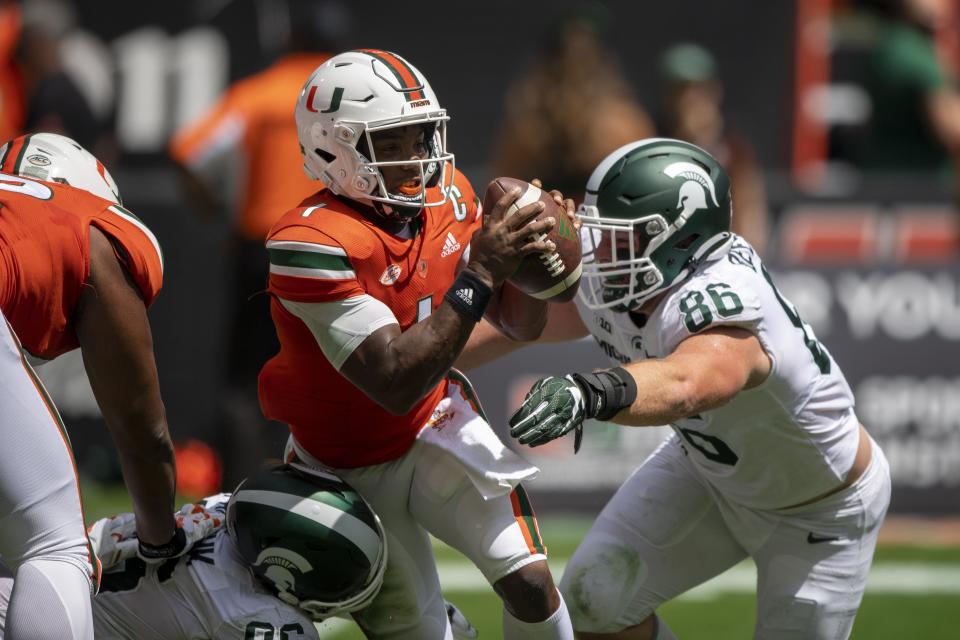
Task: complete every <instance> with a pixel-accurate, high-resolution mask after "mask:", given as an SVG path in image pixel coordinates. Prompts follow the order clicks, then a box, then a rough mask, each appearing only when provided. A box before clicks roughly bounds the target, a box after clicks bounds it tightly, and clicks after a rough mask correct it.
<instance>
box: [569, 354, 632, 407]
mask: <svg viewBox="0 0 960 640" xmlns="http://www.w3.org/2000/svg"><path fill="white" fill-rule="evenodd" d="M573 379H574V381H576V383H577V385H579V386H580V389H581V390H582V391H583V395H584V405H585V411H586V415H587V417H588V418H596V419H597V420H609V419H610V418H612V417H613V416H615V415H617V414H618V413H620V411H621V410H622V409H625V408H627V407H629V406H630V405H632V404H633V402H634V400H636V399H637V382H636V380H634V379H633V376H632V375H630V372H629V371H627V370H626V369H624V368H623V367H617V368H616V369H603V370H601V371H594V372H593V373H574V374H573Z"/></svg>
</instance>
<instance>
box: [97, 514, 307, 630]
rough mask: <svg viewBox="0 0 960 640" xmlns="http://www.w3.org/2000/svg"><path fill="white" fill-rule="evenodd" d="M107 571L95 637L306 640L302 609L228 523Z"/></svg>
mask: <svg viewBox="0 0 960 640" xmlns="http://www.w3.org/2000/svg"><path fill="white" fill-rule="evenodd" d="M118 569H119V570H115V571H111V572H108V573H105V574H104V575H103V579H102V582H101V587H100V593H99V594H97V596H96V597H95V598H94V599H93V625H94V633H95V637H96V638H98V640H99V639H101V638H135V639H136V640H181V639H182V640H194V639H197V640H199V639H201V638H208V639H210V640H221V639H222V640H228V639H229V640H245V639H246V640H259V639H263V640H267V639H269V638H273V639H274V640H281V639H282V640H309V639H314V638H319V635H318V633H317V629H316V627H314V626H313V623H312V622H311V620H310V618H309V617H308V616H307V615H306V614H304V613H303V612H302V611H300V610H299V609H297V608H296V607H293V606H291V605H289V604H287V603H285V602H283V601H281V600H279V599H278V598H277V597H276V596H274V595H273V594H272V593H270V592H269V591H267V589H266V588H265V587H264V586H263V585H262V584H260V582H259V581H258V580H257V579H256V578H255V577H254V576H253V574H252V573H251V571H250V569H249V568H248V565H247V564H246V563H245V562H244V561H243V559H242V558H241V556H240V554H239V552H238V551H237V549H236V547H235V545H234V544H233V541H232V540H231V539H230V536H229V535H227V531H226V528H222V529H220V530H219V531H217V533H215V534H213V535H211V536H208V537H207V538H205V539H204V540H201V541H200V542H199V543H197V545H195V546H194V547H193V548H192V549H191V550H190V551H189V552H188V553H187V554H185V555H184V556H182V557H181V558H175V559H173V560H170V561H167V562H164V563H160V564H155V565H147V564H146V563H144V562H143V561H142V560H140V559H138V558H132V559H129V560H127V561H126V562H125V564H123V565H121V566H120V567H118Z"/></svg>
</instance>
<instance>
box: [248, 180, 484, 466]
mask: <svg viewBox="0 0 960 640" xmlns="http://www.w3.org/2000/svg"><path fill="white" fill-rule="evenodd" d="M429 193H430V195H429V196H428V198H432V199H438V194H437V188H434V189H432V190H429ZM420 220H421V222H422V228H421V229H420V230H419V233H417V234H416V236H415V237H413V238H411V239H403V238H399V237H397V236H394V235H391V234H390V233H388V232H386V231H384V230H383V229H381V228H380V227H378V226H377V225H375V224H374V223H373V222H371V221H370V220H369V219H367V218H366V217H364V216H363V215H362V214H361V213H359V212H358V211H356V210H355V209H353V208H351V207H350V205H349V204H348V203H346V202H345V201H343V200H341V199H338V198H337V197H336V196H334V195H333V194H332V193H331V192H330V191H327V190H324V191H320V192H319V193H317V194H315V195H314V196H311V197H310V198H307V199H306V200H304V201H303V202H302V203H301V205H300V207H299V208H297V209H294V210H292V211H290V212H288V213H287V214H286V215H285V216H283V218H281V219H280V220H279V221H278V222H277V224H276V225H274V227H273V229H271V230H270V235H269V236H268V240H267V248H268V250H269V252H270V284H269V289H268V290H269V292H270V293H271V294H272V295H273V296H275V297H274V299H273V301H272V303H271V312H272V314H273V321H274V324H275V325H276V328H277V336H278V337H279V339H280V352H279V353H278V354H277V355H276V356H274V357H273V358H271V359H270V360H269V361H268V362H267V363H266V365H264V367H263V370H262V371H261V372H260V405H261V407H262V408H263V412H264V415H266V417H267V418H270V419H272V420H279V421H280V422H285V423H287V424H288V425H290V430H291V431H292V433H293V435H294V437H295V438H296V439H297V441H298V442H299V443H300V445H301V446H303V447H304V448H305V449H306V450H307V452H308V453H310V454H311V455H313V456H314V457H316V458H317V459H319V460H321V461H323V462H324V463H326V464H328V465H331V466H333V467H336V468H342V469H345V468H353V467H363V466H369V465H374V464H380V463H382V462H386V461H388V460H394V459H396V458H399V457H400V456H402V455H403V454H404V453H405V452H406V451H407V449H409V448H410V446H411V445H412V444H413V440H414V438H416V435H417V433H418V432H419V431H420V429H421V427H423V425H424V424H425V423H426V422H427V420H428V419H429V418H430V414H431V413H432V411H433V409H434V407H435V406H436V405H437V403H438V402H439V401H440V399H441V398H442V397H443V395H444V393H445V392H446V384H447V383H446V381H443V382H441V383H439V384H438V385H437V386H436V387H435V388H433V389H432V390H431V391H430V392H429V393H427V394H426V396H424V398H422V399H421V400H420V402H419V403H417V405H416V406H415V407H413V409H411V410H410V412H409V413H407V414H406V415H403V416H395V415H393V414H391V413H389V412H388V411H386V410H385V409H383V408H382V407H381V406H380V405H378V404H377V403H376V402H374V401H373V400H371V399H370V398H368V397H367V396H366V395H365V394H364V393H363V392H362V391H360V389H358V388H357V387H355V386H354V385H353V383H351V382H350V381H349V380H347V379H346V378H345V377H343V376H342V375H341V374H340V372H339V371H337V370H336V369H335V368H334V367H333V366H332V365H331V364H330V363H329V361H328V360H327V358H326V356H324V354H323V352H322V351H321V350H320V347H319V346H318V345H317V340H316V338H315V337H314V335H313V334H312V333H311V331H310V329H309V328H308V327H307V326H306V325H305V324H304V323H303V321H302V320H300V319H299V318H298V317H296V316H295V315H293V314H291V313H290V312H288V311H287V310H286V309H285V308H284V307H283V305H281V304H280V303H279V302H278V301H277V300H276V297H280V298H283V299H285V300H291V301H294V302H332V301H335V300H343V299H346V298H350V297H352V296H359V295H364V294H368V295H370V296H373V297H374V298H376V299H377V300H380V301H381V302H383V303H384V304H386V305H387V306H388V307H389V308H390V310H391V311H392V312H393V314H394V316H396V318H397V322H398V323H399V324H400V329H401V330H402V331H406V330H407V329H409V328H410V327H411V326H413V325H414V324H415V323H416V322H418V321H420V320H423V319H424V318H426V317H427V316H429V315H430V314H431V313H432V312H433V311H434V310H435V309H436V308H437V307H438V306H439V305H440V303H441V302H442V301H443V295H444V293H445V292H446V291H447V289H448V288H449V287H450V285H451V284H452V283H453V280H454V277H455V276H456V271H457V264H458V262H459V261H460V258H461V256H462V255H463V252H464V251H465V250H466V248H467V246H468V245H469V244H470V238H471V237H472V236H473V232H474V231H475V230H476V229H477V228H478V227H479V225H480V211H479V207H478V202H477V200H476V197H475V196H474V193H473V188H472V187H471V186H470V183H469V182H468V181H467V179H466V178H465V177H464V176H463V175H462V174H460V173H459V172H458V173H456V175H455V178H454V183H453V186H452V187H451V197H450V199H449V200H448V201H447V203H446V204H444V205H441V206H439V207H429V208H427V209H426V210H425V211H424V213H423V214H422V216H421V218H420Z"/></svg>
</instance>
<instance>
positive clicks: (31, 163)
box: [0, 133, 123, 204]
mask: <svg viewBox="0 0 960 640" xmlns="http://www.w3.org/2000/svg"><path fill="white" fill-rule="evenodd" d="M0 171H2V172H4V173H9V174H11V175H17V176H23V177H24V178H33V179H34V180H43V181H45V182H57V183H60V184H68V185H70V186H71V187H76V188H78V189H83V190H84V191H87V192H89V193H92V194H93V195H95V196H98V197H100V198H103V199H104V200H109V201H111V202H113V203H115V204H123V201H122V200H121V199H120V190H119V189H117V183H116V182H114V180H113V177H112V176H111V175H110V172H109V171H107V168H106V167H104V166H103V165H102V164H101V163H100V161H99V160H97V159H96V158H95V157H93V154H91V153H90V152H89V151H87V150H86V149H84V148H83V147H81V146H80V145H79V144H77V143H76V142H75V141H73V140H72V139H70V138H68V137H66V136H61V135H59V134H56V133H33V134H27V135H23V136H20V137H19V138H14V139H13V140H11V141H9V142H7V143H6V144H5V145H3V147H0Z"/></svg>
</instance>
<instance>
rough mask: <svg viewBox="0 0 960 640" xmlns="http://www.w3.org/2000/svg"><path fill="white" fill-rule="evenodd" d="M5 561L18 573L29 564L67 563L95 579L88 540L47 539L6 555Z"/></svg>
mask: <svg viewBox="0 0 960 640" xmlns="http://www.w3.org/2000/svg"><path fill="white" fill-rule="evenodd" d="M3 557H4V560H5V562H6V564H7V565H8V566H9V568H10V569H11V570H13V571H14V572H16V571H17V570H18V569H19V567H22V566H23V565H25V564H27V563H46V562H48V561H53V562H61V563H67V564H69V565H72V566H74V567H76V568H77V569H80V571H82V572H83V573H84V574H85V575H86V576H87V577H88V578H89V579H92V578H93V572H94V567H93V564H92V563H93V562H95V560H94V559H93V558H92V557H91V555H90V548H89V546H88V545H87V540H86V538H70V539H68V538H56V537H52V536H51V537H47V538H46V539H45V540H42V541H39V543H38V541H33V544H30V545H28V546H25V547H23V548H21V549H16V550H15V551H12V552H6V553H4V556H3Z"/></svg>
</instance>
